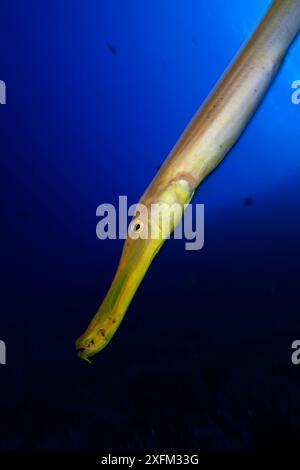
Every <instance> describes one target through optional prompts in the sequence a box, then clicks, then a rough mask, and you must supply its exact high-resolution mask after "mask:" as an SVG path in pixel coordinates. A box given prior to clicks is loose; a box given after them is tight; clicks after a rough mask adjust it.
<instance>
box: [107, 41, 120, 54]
mask: <svg viewBox="0 0 300 470" xmlns="http://www.w3.org/2000/svg"><path fill="white" fill-rule="evenodd" d="M106 45H107V49H108V50H109V51H110V52H111V53H112V54H113V55H118V52H117V49H116V48H115V46H114V45H113V44H111V43H110V42H108V43H106Z"/></svg>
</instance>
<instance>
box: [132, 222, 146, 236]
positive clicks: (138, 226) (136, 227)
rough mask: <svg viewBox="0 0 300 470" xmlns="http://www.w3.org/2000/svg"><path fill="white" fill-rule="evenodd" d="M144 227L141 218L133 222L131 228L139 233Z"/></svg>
mask: <svg viewBox="0 0 300 470" xmlns="http://www.w3.org/2000/svg"><path fill="white" fill-rule="evenodd" d="M143 228H144V224H143V222H142V221H141V220H138V221H136V222H134V223H133V226H132V230H133V232H134V233H140V232H141V231H142V230H143Z"/></svg>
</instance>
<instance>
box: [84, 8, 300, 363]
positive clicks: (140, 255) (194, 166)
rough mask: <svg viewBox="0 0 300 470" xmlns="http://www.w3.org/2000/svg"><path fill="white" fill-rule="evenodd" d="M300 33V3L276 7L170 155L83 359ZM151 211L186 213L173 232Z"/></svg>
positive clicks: (109, 328) (110, 326) (108, 334)
mask: <svg viewBox="0 0 300 470" xmlns="http://www.w3.org/2000/svg"><path fill="white" fill-rule="evenodd" d="M299 30H300V0H275V1H273V2H272V5H271V7H270V8H269V10H268V11H267V13H266V14H265V16H264V17H263V19H262V20H261V22H260V24H259V25H258V27H257V28H256V30H255V31H254V33H253V35H252V36H251V37H250V39H249V40H248V42H247V43H246V44H245V46H244V47H243V48H242V49H241V51H240V52H239V53H238V55H237V57H236V59H235V60H234V61H233V62H232V64H231V65H230V66H229V68H228V69H227V71H226V72H225V74H224V75H223V76H222V77H221V79H220V81H219V82H218V84H217V85H216V87H215V88H214V90H213V91H212V93H211V94H210V96H209V97H208V98H207V100H206V101H205V102H204V104H203V105H202V106H201V108H200V110H199V111H198V112H197V114H196V116H195V117H194V118H193V119H192V121H191V123H190V125H189V126H188V127H187V128H186V130H185V131H184V133H183V134H182V136H181V137H180V139H179V141H178V143H177V144H176V145H175V147H174V148H173V149H172V151H171V153H170V154H169V156H168V158H167V159H166V161H165V163H164V164H163V166H162V167H161V168H160V170H159V171H158V173H157V175H156V177H155V178H154V180H153V181H152V183H151V184H150V186H149V187H148V189H147V190H146V192H145V193H144V195H143V196H142V198H141V199H140V204H142V205H143V206H144V207H145V208H147V209H149V210H146V211H143V210H140V211H139V212H137V214H136V215H135V216H134V218H133V219H132V221H131V222H130V224H129V227H128V237H127V239H126V240H125V244H124V248H123V251H122V255H121V260H120V262H119V265H118V268H117V272H116V274H115V277H114V279H113V282H112V285H111V287H110V289H109V291H108V293H107V295H106V297H105V299H104V301H103V303H102V304H101V306H100V308H99V310H98V311H97V313H96V315H95V316H94V318H93V319H92V321H91V323H90V324H89V326H88V328H87V330H86V331H85V332H84V333H83V335H82V336H81V337H80V338H79V339H78V340H77V342H76V347H77V349H78V350H79V352H78V355H79V357H81V358H82V359H85V360H87V361H89V358H90V357H91V356H93V355H95V354H96V353H98V352H99V351H101V350H102V349H103V348H104V347H105V346H106V345H107V344H108V342H109V341H110V340H111V338H112V337H113V335H114V334H115V332H116V330H117V329H118V327H119V325H120V323H121V321H122V320H123V318H124V315H125V313H126V311H127V309H128V307H129V304H130V302H131V301H132V299H133V297H134V295H135V293H136V290H137V289H138V287H139V285H140V283H141V281H142V279H143V277H144V276H145V274H146V272H147V270H148V268H149V266H150V264H151V263H152V261H153V259H154V257H155V256H156V255H157V253H158V252H159V250H160V248H161V247H162V245H163V244H164V242H165V240H166V239H167V238H169V236H170V234H171V233H172V232H173V231H174V229H175V227H176V225H177V224H178V223H179V221H180V220H181V217H182V216H183V214H184V208H185V207H186V204H188V203H189V202H190V201H191V199H192V197H193V194H194V192H195V190H196V189H197V187H198V186H199V184H200V183H201V182H202V181H203V180H204V178H205V177H206V176H208V175H209V174H210V173H211V172H212V171H213V170H214V169H215V168H216V166H217V165H218V164H219V163H220V162H221V161H222V160H223V158H224V157H225V155H226V154H227V153H228V151H229V150H230V149H231V147H232V146H233V144H234V143H235V142H236V141H237V140H238V138H239V136H240V135H241V133H242V131H243V130H244V128H245V127H246V125H247V123H248V122H249V120H250V118H251V117H252V115H253V114H254V112H255V110H256V109H257V107H258V105H259V104H260V102H261V100H262V98H263V96H264V95H265V93H266V91H267V89H268V87H269V85H270V84H271V82H272V80H273V78H274V77H275V75H276V73H277V71H278V69H279V67H280V65H281V63H282V61H283V58H284V57H285V55H286V54H287V52H288V49H289V47H290V45H291V44H292V42H293V40H294V39H295V37H296V35H297V34H298V32H299ZM153 204H154V205H155V207H156V208H157V207H158V208H160V210H162V212H163V214H162V215H168V214H164V213H165V212H168V211H169V213H170V214H171V212H172V207H173V206H174V204H175V205H176V207H178V206H179V208H181V209H180V210H177V211H173V212H172V223H171V224H170V225H169V227H168V228H167V229H166V227H164V226H163V224H164V222H163V221H164V220H170V219H169V218H168V217H161V218H155V217H150V216H149V214H151V210H152V209H151V208H152V207H153ZM156 210H157V209H156ZM170 214H169V215H170ZM152 215H153V214H152ZM151 224H152V227H151ZM153 224H156V226H155V227H153ZM153 228H154V229H155V230H156V232H157V233H158V234H160V236H158V237H144V238H143V236H142V233H143V231H146V230H148V231H149V229H153ZM138 235H140V236H138Z"/></svg>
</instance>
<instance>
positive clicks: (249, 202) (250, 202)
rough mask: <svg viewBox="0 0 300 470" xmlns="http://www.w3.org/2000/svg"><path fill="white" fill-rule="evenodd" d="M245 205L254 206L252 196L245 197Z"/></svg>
mask: <svg viewBox="0 0 300 470" xmlns="http://www.w3.org/2000/svg"><path fill="white" fill-rule="evenodd" d="M244 204H245V206H252V204H253V199H252V197H250V196H247V197H245V199H244Z"/></svg>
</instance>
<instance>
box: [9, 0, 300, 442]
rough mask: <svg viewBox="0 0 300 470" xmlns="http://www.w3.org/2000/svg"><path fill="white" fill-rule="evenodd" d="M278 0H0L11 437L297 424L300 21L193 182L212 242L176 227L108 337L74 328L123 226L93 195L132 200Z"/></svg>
mask: <svg viewBox="0 0 300 470" xmlns="http://www.w3.org/2000/svg"><path fill="white" fill-rule="evenodd" d="M229 4H230V5H229ZM269 4H270V2H269V1H265V0H260V1H257V2H253V1H252V0H231V1H230V2H223V1H221V0H213V1H211V2H205V1H199V0H187V1H184V2H183V1H181V0H176V1H175V0H172V1H171V0H163V1H161V0H151V1H146V0H143V1H141V0H128V1H122V0H110V1H104V0H101V1H99V0H98V1H96V0H90V1H89V2H86V1H83V0H72V1H71V0H64V1H63V2H62V1H61V0H51V1H43V2H40V1H38V0H36V1H34V0H28V1H27V2H23V1H17V0H2V1H1V5H0V18H1V27H0V44H1V54H0V79H1V80H4V81H5V82H6V85H7V104H6V105H5V106H1V107H0V120H1V124H0V137H1V158H0V165H1V168H0V188H1V222H2V224H1V225H2V227H1V228H2V229H1V295H0V309H1V323H0V339H2V340H5V342H6V345H7V365H6V366H1V367H0V381H1V389H0V419H1V426H0V448H3V449H7V448H19V449H24V448H28V449H37V448H38V449H41V448H71V449H75V448H78V449H81V448H97V449H105V448H110V449H112V448H115V449H117V448H135V449H147V448H155V449H162V448H167V449H171V448H172V449H183V448H191V447H193V448H197V449H252V448H261V447H269V446H274V445H276V446H285V447H286V446H289V447H292V446H294V445H295V444H296V443H297V440H299V437H300V403H299V392H300V366H298V368H297V366H294V365H292V363H291V343H292V341H293V340H294V339H299V338H300V320H299V318H300V317H299V268H300V249H299V234H300V220H299V209H300V191H299V187H300V184H299V183H300V158H299V157H300V153H299V119H300V105H299V106H296V105H293V104H292V103H291V94H292V90H291V83H292V82H293V81H294V80H296V79H298V80H299V79H300V63H299V52H300V43H299V41H298V42H297V43H295V45H294V46H293V48H292V50H291V51H290V54H289V57H288V58H287V60H286V62H285V64H284V67H283V69H282V70H281V72H280V74H279V76H278V78H277V79H276V81H275V83H274V85H273V86H272V88H271V90H270V93H269V94H268V96H267V98H266V99H265V101H264V103H263V105H262V107H261V108H260V110H259V111H258V113H257V114H256V116H255V118H254V119H253V121H252V122H251V124H250V126H249V127H248V129H247V130H246V132H245V133H244V134H243V136H242V138H241V140H240V141H239V142H238V144H237V145H236V146H235V147H234V149H233V150H232V152H231V153H230V155H229V156H228V158H227V159H226V161H224V163H222V164H221V165H220V167H219V168H218V169H217V170H216V171H215V172H214V174H213V175H211V176H210V177H209V178H208V179H207V181H205V183H204V184H203V185H202V187H201V188H200V189H199V191H198V193H197V196H196V197H195V199H194V202H202V203H205V246H204V249H203V250H201V251H199V252H187V251H185V250H184V242H182V241H175V240H171V241H170V242H168V244H167V245H166V246H165V247H164V249H163V250H162V252H161V253H160V254H159V255H158V257H157V259H156V260H155V262H154V264H153V265H152V267H151V269H150V270H149V274H148V275H147V277H146V278H145V280H144V282H143V285H142V287H141V289H140V290H139V291H138V293H137V295H136V297H135V299H134V301H133V304H132V306H131V308H130V310H129V312H128V314H127V316H126V319H125V320H124V322H123V324H122V326H121V328H120V330H119V331H118V333H117V334H116V336H115V338H114V339H113V341H112V342H111V343H110V345H109V346H108V347H107V348H106V349H105V350H104V351H103V352H102V353H101V354H100V355H99V356H96V357H95V358H94V361H93V364H92V365H88V364H86V363H83V362H81V361H80V360H79V359H78V358H77V356H76V351H75V348H74V341H75V339H76V338H77V337H78V336H79V334H81V333H82V332H83V330H84V329H85V327H86V326H87V324H88V322H89V321H90V319H91V317H92V315H93V314H94V313H95V311H96V309H97V307H98V305H99V303H100V302H101V300H102V299H103V296H104V295H105V293H106V291H107V289H108V287H109V285H110V282H111V279H112V276H113V273H114V270H115V268H116V265H117V262H118V259H119V255H120V250H121V246H122V242H120V241H113V240H108V241H99V240H98V239H97V237H96V233H95V227H96V223H97V218H96V215H95V212H96V207H97V206H98V205H99V204H101V203H103V202H108V203H116V202H117V200H118V196H119V195H122V194H126V195H128V197H129V201H130V202H131V203H133V202H137V200H138V199H139V197H140V196H141V194H142V192H143V191H144V189H145V188H146V186H147V185H148V184H149V182H150V180H151V179H152V178H153V176H154V175H155V173H156V171H157V167H158V166H159V165H160V164H161V163H162V162H163V160H164V158H165V157H166V155H167V154H168V152H169V151H170V149H171V148H172V146H173V145H174V143H175V142H176V140H177V139H178V137H179V135H180V133H181V132H182V131H183V129H184V128H185V126H186V125H187V124H188V122H189V120H190V118H191V117H192V116H193V114H194V113H195V112H196V110H197V109H198V107H199V106H200V104H201V103H202V102H203V100H204V99H205V97H206V96H207V94H208V93H209V91H210V90H211V88H212V87H213V85H214V84H215V82H216V81H217V79H218V78H219V76H220V75H221V74H222V73H223V71H224V69H225V68H226V66H227V65H228V63H229V62H230V60H231V59H232V58H233V56H234V55H235V53H236V51H237V50H238V49H239V47H240V46H241V44H242V43H243V42H244V40H245V39H246V38H247V37H248V36H249V34H250V33H251V31H252V30H253V28H254V26H255V25H256V23H257V21H258V20H259V18H260V17H261V16H262V14H263V13H264V12H265V10H266V8H267V6H268V5H269Z"/></svg>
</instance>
